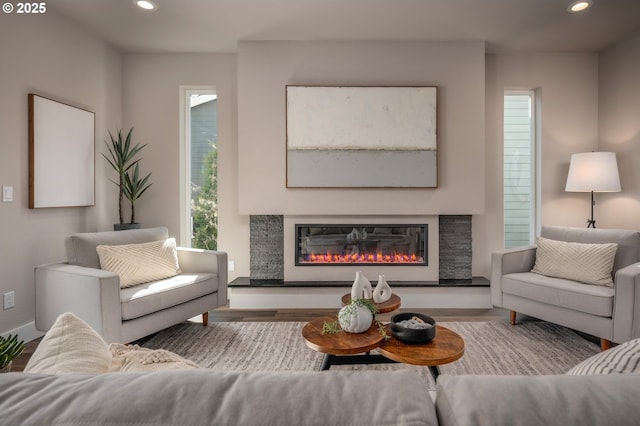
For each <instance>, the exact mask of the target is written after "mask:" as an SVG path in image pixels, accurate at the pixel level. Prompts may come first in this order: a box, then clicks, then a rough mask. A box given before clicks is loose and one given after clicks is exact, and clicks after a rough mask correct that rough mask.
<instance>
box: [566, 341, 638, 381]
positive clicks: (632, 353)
mask: <svg viewBox="0 0 640 426" xmlns="http://www.w3.org/2000/svg"><path fill="white" fill-rule="evenodd" d="M625 373H640V339H634V340H629V341H628V342H624V343H622V344H620V345H618V346H616V347H615V348H612V349H609V350H607V351H604V352H600V353H599V354H596V355H594V356H592V357H591V358H587V359H585V360H584V361H582V362H581V363H580V364H578V365H576V366H575V367H573V368H572V369H571V370H569V371H567V374H572V375H586V374H625Z"/></svg>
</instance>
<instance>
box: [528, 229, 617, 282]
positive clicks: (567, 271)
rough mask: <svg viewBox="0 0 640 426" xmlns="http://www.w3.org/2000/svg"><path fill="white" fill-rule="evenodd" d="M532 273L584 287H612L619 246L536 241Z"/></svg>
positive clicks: (540, 239) (545, 240) (541, 239)
mask: <svg viewBox="0 0 640 426" xmlns="http://www.w3.org/2000/svg"><path fill="white" fill-rule="evenodd" d="M537 245H538V249H537V250H536V263H535V265H534V266H533V269H532V270H531V272H535V273H536V274H540V275H546V276H549V277H556V278H566V279H569V280H574V281H579V282H582V283H585V284H596V285H604V286H609V287H611V286H613V279H612V277H611V272H612V271H613V261H614V260H615V257H616V251H617V250H618V245H617V244H615V243H606V244H583V243H573V242H567V241H556V240H549V239H547V238H542V237H538V239H537Z"/></svg>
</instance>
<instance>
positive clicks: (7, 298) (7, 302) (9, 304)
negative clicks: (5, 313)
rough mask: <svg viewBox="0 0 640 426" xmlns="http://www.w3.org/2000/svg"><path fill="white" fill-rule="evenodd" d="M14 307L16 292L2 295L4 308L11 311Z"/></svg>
mask: <svg viewBox="0 0 640 426" xmlns="http://www.w3.org/2000/svg"><path fill="white" fill-rule="evenodd" d="M15 305H16V292H15V291H9V292H7V293H5V294H4V308H5V309H11V308H13V307H14V306H15Z"/></svg>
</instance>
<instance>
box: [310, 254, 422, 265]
mask: <svg viewBox="0 0 640 426" xmlns="http://www.w3.org/2000/svg"><path fill="white" fill-rule="evenodd" d="M302 262H303V263H423V262H424V259H423V258H422V257H420V256H416V255H415V254H404V253H393V254H383V253H352V254H336V253H320V254H318V253H312V254H310V255H308V256H307V258H306V259H303V260H302Z"/></svg>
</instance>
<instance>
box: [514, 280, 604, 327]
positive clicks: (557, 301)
mask: <svg viewBox="0 0 640 426" xmlns="http://www.w3.org/2000/svg"><path fill="white" fill-rule="evenodd" d="M502 292H503V293H504V294H509V295H512V296H518V297H521V298H523V299H527V300H535V301H536V302H541V303H544V304H546V305H553V306H560V307H565V308H568V309H571V310H574V311H578V312H585V313H588V314H591V315H597V316H601V317H611V316H612V315H613V298H614V294H615V292H614V290H613V288H612V287H606V286H598V285H586V284H581V283H579V282H576V281H572V280H567V279H564V278H554V277H547V276H544V275H539V274H534V273H532V272H520V273H513V274H508V275H503V277H502Z"/></svg>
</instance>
